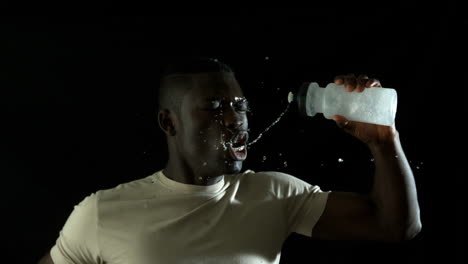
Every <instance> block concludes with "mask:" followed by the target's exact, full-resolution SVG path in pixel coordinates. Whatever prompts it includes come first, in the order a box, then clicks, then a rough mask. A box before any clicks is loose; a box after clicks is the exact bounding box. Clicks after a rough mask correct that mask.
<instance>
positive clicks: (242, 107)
mask: <svg viewBox="0 0 468 264" xmlns="http://www.w3.org/2000/svg"><path fill="white" fill-rule="evenodd" d="M234 108H235V109H236V111H239V112H250V107H249V102H248V101H247V100H246V99H244V100H240V101H238V102H236V103H235V104H234Z"/></svg>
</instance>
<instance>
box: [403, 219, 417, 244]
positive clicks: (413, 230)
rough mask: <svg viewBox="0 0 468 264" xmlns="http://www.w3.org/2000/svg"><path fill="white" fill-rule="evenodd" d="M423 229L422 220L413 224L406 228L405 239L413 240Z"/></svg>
mask: <svg viewBox="0 0 468 264" xmlns="http://www.w3.org/2000/svg"><path fill="white" fill-rule="evenodd" d="M421 230H422V224H421V221H417V223H415V224H413V225H411V226H410V227H409V228H406V230H405V232H404V236H403V240H411V239H413V238H415V237H416V236H417V235H418V234H419V233H420V232H421Z"/></svg>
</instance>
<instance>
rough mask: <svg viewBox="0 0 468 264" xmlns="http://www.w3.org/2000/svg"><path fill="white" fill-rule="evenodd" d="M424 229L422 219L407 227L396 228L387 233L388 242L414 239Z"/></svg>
mask: <svg viewBox="0 0 468 264" xmlns="http://www.w3.org/2000/svg"><path fill="white" fill-rule="evenodd" d="M421 230H422V224H421V222H420V221H417V222H416V223H413V224H411V225H408V226H406V227H403V228H402V227H400V228H395V229H394V230H392V232H389V234H388V235H387V239H386V240H387V242H404V241H408V240H412V239H414V238H415V237H416V236H417V235H418V234H419V233H420V232H421Z"/></svg>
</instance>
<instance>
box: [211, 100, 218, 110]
mask: <svg viewBox="0 0 468 264" xmlns="http://www.w3.org/2000/svg"><path fill="white" fill-rule="evenodd" d="M220 107H221V101H220V100H211V102H210V103H209V107H208V108H209V109H210V110H217V109H219V108H220Z"/></svg>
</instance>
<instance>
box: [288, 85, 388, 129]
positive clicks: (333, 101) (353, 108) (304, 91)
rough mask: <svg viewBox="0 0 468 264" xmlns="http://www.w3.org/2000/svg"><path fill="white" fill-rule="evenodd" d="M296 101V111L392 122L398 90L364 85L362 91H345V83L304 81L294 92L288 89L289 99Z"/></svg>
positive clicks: (359, 120) (354, 119)
mask: <svg viewBox="0 0 468 264" xmlns="http://www.w3.org/2000/svg"><path fill="white" fill-rule="evenodd" d="M292 101H296V102H297V105H298V108H299V112H300V113H302V114H304V115H307V116H311V117H312V116H315V115H316V114H317V113H322V114H323V115H324V116H325V118H328V119H331V118H332V116H333V115H342V116H344V117H345V118H346V119H348V120H351V121H358V122H364V123H371V124H377V125H384V126H391V125H392V124H393V123H394V122H395V115H396V109H397V93H396V91H395V89H392V88H381V87H372V88H366V89H364V91H363V92H362V93H359V92H356V91H353V92H347V91H346V89H345V87H344V85H336V84H334V83H330V84H328V85H327V86H326V87H325V88H322V87H320V86H319V85H318V84H317V83H315V82H311V83H305V84H304V85H302V86H301V88H300V89H299V91H298V93H297V94H293V93H291V92H290V93H289V95H288V102H292Z"/></svg>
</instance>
